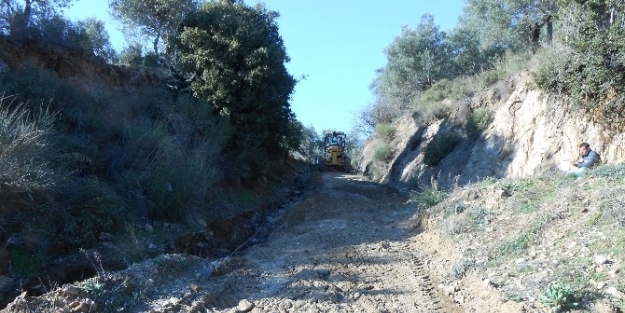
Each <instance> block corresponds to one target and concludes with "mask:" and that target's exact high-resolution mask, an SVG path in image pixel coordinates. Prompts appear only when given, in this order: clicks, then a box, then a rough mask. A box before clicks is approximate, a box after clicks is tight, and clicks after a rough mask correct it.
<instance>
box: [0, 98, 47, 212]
mask: <svg viewBox="0 0 625 313" xmlns="http://www.w3.org/2000/svg"><path fill="white" fill-rule="evenodd" d="M35 109H36V110H35V112H33V111H31V110H28V109H27V108H26V106H25V105H24V104H18V105H12V103H11V102H9V101H7V99H6V98H1V97H0V185H2V186H3V188H0V193H2V194H5V193H7V192H9V193H11V192H14V193H20V192H25V193H26V194H24V195H23V196H24V197H25V198H28V194H29V193H30V192H35V191H39V190H43V189H46V188H49V187H51V186H53V185H54V184H55V183H56V181H57V179H58V177H57V174H56V173H55V171H54V169H53V168H52V166H51V165H50V163H51V159H52V158H53V157H54V150H53V149H52V147H51V145H50V135H51V134H52V124H53V121H54V114H53V113H51V112H50V111H49V110H48V109H47V108H44V107H36V108H35ZM7 204H8V203H6V202H3V205H7Z"/></svg>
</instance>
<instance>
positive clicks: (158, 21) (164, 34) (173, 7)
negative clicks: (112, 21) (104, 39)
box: [109, 0, 195, 56]
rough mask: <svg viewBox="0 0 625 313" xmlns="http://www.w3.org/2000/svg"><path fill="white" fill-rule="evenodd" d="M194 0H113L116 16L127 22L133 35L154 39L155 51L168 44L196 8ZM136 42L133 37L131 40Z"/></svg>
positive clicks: (156, 52)
mask: <svg viewBox="0 0 625 313" xmlns="http://www.w3.org/2000/svg"><path fill="white" fill-rule="evenodd" d="M194 3H195V1H193V0H111V1H109V7H110V9H111V13H112V15H113V17H114V18H116V19H117V20H119V21H120V22H121V23H122V24H123V25H124V34H125V35H126V36H127V37H129V38H135V39H140V38H145V37H148V38H150V39H151V42H152V46H153V48H154V51H153V52H154V54H155V55H156V56H159V55H160V52H159V51H160V49H161V45H164V46H167V45H168V43H169V40H170V39H171V38H172V37H173V36H174V35H175V32H176V27H177V26H178V25H179V23H180V22H181V21H182V19H183V18H184V16H185V15H186V14H188V13H189V12H191V11H193V10H194V9H195V4H194ZM130 41H132V40H130Z"/></svg>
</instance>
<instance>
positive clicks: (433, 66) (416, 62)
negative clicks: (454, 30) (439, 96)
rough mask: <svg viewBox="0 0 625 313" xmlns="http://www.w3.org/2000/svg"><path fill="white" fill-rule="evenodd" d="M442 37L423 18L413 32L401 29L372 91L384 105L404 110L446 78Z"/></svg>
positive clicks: (430, 19)
mask: <svg viewBox="0 0 625 313" xmlns="http://www.w3.org/2000/svg"><path fill="white" fill-rule="evenodd" d="M445 38H446V34H445V33H444V32H441V31H440V30H439V27H438V26H436V25H434V17H433V16H432V15H429V14H426V15H423V16H422V17H421V22H420V23H419V25H418V26H417V28H416V29H415V30H412V29H409V28H408V27H404V28H403V29H402V33H401V35H400V36H399V37H397V38H395V40H394V41H393V42H392V43H391V44H390V45H389V46H388V47H387V48H386V50H385V54H386V58H387V64H386V67H385V68H383V69H381V70H379V71H378V75H377V77H376V81H375V82H374V84H373V86H372V89H373V90H374V93H375V94H376V95H378V96H380V97H382V98H383V99H384V100H385V102H391V103H396V104H395V106H397V107H399V108H400V109H403V108H407V107H408V106H409V104H410V103H411V101H412V100H413V99H414V98H415V97H416V96H417V95H418V94H420V93H421V92H423V91H425V90H427V89H428V88H429V87H430V86H432V85H433V84H434V83H435V82H436V81H438V80H440V79H443V78H447V77H448V75H449V63H448V61H449V55H448V51H447V47H446V45H445Z"/></svg>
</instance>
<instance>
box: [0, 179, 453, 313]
mask: <svg viewBox="0 0 625 313" xmlns="http://www.w3.org/2000/svg"><path fill="white" fill-rule="evenodd" d="M309 186H310V187H309V188H307V189H306V191H305V192H304V193H303V195H302V196H301V197H300V198H299V200H297V201H296V202H294V203H293V204H292V205H290V206H288V207H287V208H286V209H285V211H284V213H283V214H282V216H281V217H279V219H278V220H277V221H276V223H275V225H276V226H275V228H274V230H273V231H272V233H271V234H270V236H269V237H268V238H267V240H266V241H263V242H260V243H258V244H256V245H253V246H251V247H250V248H248V249H246V250H243V251H238V252H236V253H235V254H233V255H232V256H230V257H227V258H224V259H220V260H208V259H203V258H199V257H193V256H188V255H163V256H160V257H158V258H155V259H152V260H149V261H147V262H143V263H140V264H135V265H132V266H131V267H130V268H128V269H127V270H124V271H121V272H116V273H102V274H101V275H99V276H98V277H95V278H91V279H89V280H87V281H84V282H82V283H80V284H78V288H77V287H75V286H71V285H66V286H62V287H61V288H59V290H57V291H55V292H53V293H51V294H48V295H46V296H45V297H42V298H38V299H31V300H24V301H22V300H21V299H18V300H17V301H16V302H15V303H14V305H13V306H11V308H9V309H8V310H7V312H28V311H32V310H34V311H40V312H48V311H49V312H61V311H58V310H57V309H58V308H59V307H65V308H69V309H68V310H65V311H64V312H94V311H95V312H109V311H114V312H118V311H124V312H163V313H165V312H445V313H455V312H461V310H460V309H459V308H458V307H457V306H456V304H455V303H453V299H452V298H450V297H449V296H445V295H442V294H441V292H442V289H441V288H439V287H438V286H439V283H441V282H440V281H439V277H441V274H440V273H441V270H440V264H441V263H442V262H441V261H440V259H439V260H438V261H431V259H428V258H429V255H432V254H436V253H438V254H439V255H440V254H441V253H440V252H436V251H435V250H437V249H438V251H440V250H444V249H442V247H440V246H439V245H438V244H437V243H436V242H434V240H432V239H431V238H429V237H425V238H424V237H423V236H422V235H420V229H421V225H420V224H421V221H420V219H419V218H415V205H414V204H409V203H406V200H407V199H405V198H404V197H402V196H401V195H399V194H397V193H395V192H394V191H392V190H390V189H387V188H385V187H383V186H380V185H377V184H374V183H370V182H366V181H364V180H362V179H361V178H359V176H356V175H346V174H342V173H337V172H325V173H314V174H313V175H312V178H311V179H310V182H309ZM423 235H425V233H423ZM425 251H428V252H427V253H425ZM433 251H434V252H433ZM72 308H73V309H72ZM78 308H82V309H78Z"/></svg>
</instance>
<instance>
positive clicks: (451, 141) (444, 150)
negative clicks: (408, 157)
mask: <svg viewBox="0 0 625 313" xmlns="http://www.w3.org/2000/svg"><path fill="white" fill-rule="evenodd" d="M460 138H461V137H460V135H458V134H457V133H455V132H445V133H438V134H436V135H435V136H434V138H432V140H431V141H430V142H429V143H428V144H427V145H426V146H425V148H424V149H423V163H425V164H426V165H429V166H436V165H437V164H438V163H439V162H440V161H441V160H442V159H443V158H445V157H446V156H447V155H448V154H449V153H450V152H451V151H453V150H454V148H455V147H456V144H458V142H459V141H460Z"/></svg>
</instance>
